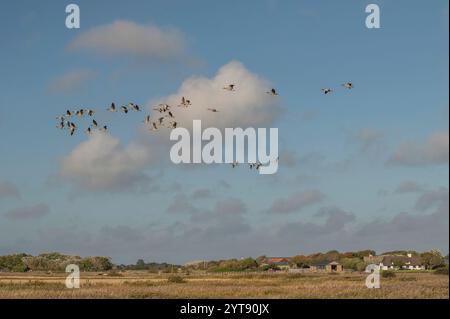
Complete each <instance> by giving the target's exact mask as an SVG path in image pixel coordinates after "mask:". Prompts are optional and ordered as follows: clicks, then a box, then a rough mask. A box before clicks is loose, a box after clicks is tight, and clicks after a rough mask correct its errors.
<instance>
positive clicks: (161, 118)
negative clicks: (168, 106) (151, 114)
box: [158, 116, 164, 125]
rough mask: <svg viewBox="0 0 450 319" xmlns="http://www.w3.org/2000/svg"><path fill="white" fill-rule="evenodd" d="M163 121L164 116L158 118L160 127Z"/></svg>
mask: <svg viewBox="0 0 450 319" xmlns="http://www.w3.org/2000/svg"><path fill="white" fill-rule="evenodd" d="M163 121H164V116H163V117H160V118H159V119H158V122H159V125H162V123H163Z"/></svg>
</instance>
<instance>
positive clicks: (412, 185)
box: [394, 181, 423, 194]
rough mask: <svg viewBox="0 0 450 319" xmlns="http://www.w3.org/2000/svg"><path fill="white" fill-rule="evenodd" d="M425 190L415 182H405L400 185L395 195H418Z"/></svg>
mask: <svg viewBox="0 0 450 319" xmlns="http://www.w3.org/2000/svg"><path fill="white" fill-rule="evenodd" d="M422 190H423V187H422V186H420V185H418V184H417V183H416V182H413V181H404V182H402V183H400V185H398V187H397V188H396V190H395V191H394V193H396V194H405V193H416V192H420V191H422Z"/></svg>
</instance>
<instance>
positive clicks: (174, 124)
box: [169, 121, 178, 128]
mask: <svg viewBox="0 0 450 319" xmlns="http://www.w3.org/2000/svg"><path fill="white" fill-rule="evenodd" d="M177 126H178V123H177V122H175V121H173V122H170V123H169V128H177Z"/></svg>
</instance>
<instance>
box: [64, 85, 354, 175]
mask: <svg viewBox="0 0 450 319" xmlns="http://www.w3.org/2000/svg"><path fill="white" fill-rule="evenodd" d="M342 86H343V87H344V88H346V89H349V90H350V89H353V84H352V83H351V82H346V83H344V84H342ZM223 89H224V90H226V91H230V92H231V91H236V85H235V84H228V85H227V86H224V87H223ZM321 90H322V92H323V93H324V94H330V93H332V92H333V89H331V88H322V89H321ZM266 93H267V94H268V95H271V96H278V92H277V91H276V90H275V89H274V88H272V89H271V90H269V91H267V92H266ZM177 106H178V107H181V108H189V107H190V106H192V103H191V101H190V100H189V99H187V98H185V97H184V96H183V97H182V98H181V101H180V104H179V105H177ZM106 110H107V111H109V112H112V113H115V112H117V111H119V110H120V111H121V112H123V113H124V114H127V113H128V112H130V111H132V112H140V111H141V107H140V106H139V105H138V104H135V103H133V102H129V103H128V104H126V105H122V106H121V107H120V108H117V107H116V104H115V103H114V102H112V103H111V105H110V106H109V107H108V108H107V109H106ZM153 110H155V111H157V112H159V113H160V116H159V117H157V118H156V119H155V120H152V117H150V115H146V116H145V118H144V121H143V122H144V123H145V124H146V125H147V126H148V127H149V130H150V131H157V130H158V129H159V128H161V127H166V128H171V129H174V128H177V126H178V123H177V122H176V121H175V116H174V114H173V110H172V106H170V105H169V104H165V103H162V104H159V105H157V106H156V107H154V108H153ZM207 110H208V111H210V112H213V113H217V112H219V110H218V109H215V108H208V109H207ZM94 114H95V110H92V109H84V108H81V109H78V110H76V111H71V110H67V111H66V113H65V114H64V115H61V116H58V117H57V119H58V121H59V122H58V125H57V128H59V129H61V130H63V129H67V130H68V132H69V134H70V135H71V136H72V135H74V134H75V132H76V131H77V129H78V126H77V124H75V123H74V121H73V118H74V117H78V118H82V117H85V116H86V117H89V118H90V123H91V124H90V125H89V126H88V128H87V129H86V130H85V133H86V134H88V135H90V134H91V133H92V132H93V131H94V130H100V131H104V132H105V131H107V130H108V126H107V125H100V124H99V123H98V122H97V121H96V120H95V119H94V118H93V117H94ZM277 161H278V159H277ZM238 165H239V163H238V162H233V163H232V164H231V166H232V167H233V168H235V167H237V166H238ZM248 165H249V168H250V169H253V168H254V169H256V170H259V169H260V167H261V166H262V165H263V164H261V163H259V162H257V163H248Z"/></svg>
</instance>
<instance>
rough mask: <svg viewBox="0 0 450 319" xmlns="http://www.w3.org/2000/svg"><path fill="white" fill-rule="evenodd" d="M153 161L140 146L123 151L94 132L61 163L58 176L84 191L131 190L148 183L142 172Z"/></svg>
mask: <svg viewBox="0 0 450 319" xmlns="http://www.w3.org/2000/svg"><path fill="white" fill-rule="evenodd" d="M152 159H153V156H152V155H151V152H150V150H149V148H148V147H144V146H143V145H140V143H139V142H131V143H130V144H129V145H128V146H127V147H125V148H124V147H122V146H121V145H120V142H119V140H118V139H116V138H114V137H112V136H110V135H109V134H106V133H103V132H94V133H93V134H92V135H91V136H90V137H89V139H88V140H87V141H85V142H82V143H80V144H79V145H78V146H77V147H76V148H75V149H74V150H73V151H72V152H71V153H70V154H69V155H68V156H67V157H65V158H64V159H63V161H62V163H61V167H60V172H59V175H60V177H61V178H63V179H65V180H68V181H70V182H72V183H74V184H75V185H77V186H79V187H81V188H83V189H86V190H119V189H124V188H127V187H131V188H134V187H136V186H142V184H143V183H146V182H148V179H149V178H148V176H146V175H145V174H144V173H143V169H144V168H145V166H146V165H148V164H149V163H150V162H151V160H152Z"/></svg>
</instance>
